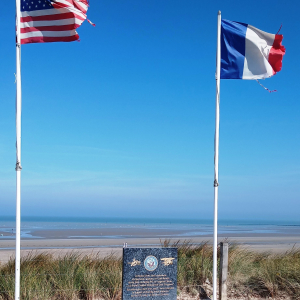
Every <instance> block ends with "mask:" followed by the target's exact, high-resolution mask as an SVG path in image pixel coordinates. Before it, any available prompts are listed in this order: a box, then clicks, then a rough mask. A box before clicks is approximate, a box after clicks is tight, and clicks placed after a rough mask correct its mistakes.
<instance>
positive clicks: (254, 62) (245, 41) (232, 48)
mask: <svg viewBox="0 0 300 300" xmlns="http://www.w3.org/2000/svg"><path fill="white" fill-rule="evenodd" d="M282 39H283V35H281V34H271V33H267V32H264V31H262V30H260V29H257V28H255V27H253V26H251V25H248V24H245V23H240V22H233V21H228V20H222V22H221V75H220V76H221V79H264V78H268V77H271V76H273V75H275V74H276V73H277V72H279V71H280V70H281V68H282V58H283V55H284V54H285V48H284V46H282V45H281V42H282Z"/></svg>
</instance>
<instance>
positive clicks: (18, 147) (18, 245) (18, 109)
mask: <svg viewBox="0 0 300 300" xmlns="http://www.w3.org/2000/svg"><path fill="white" fill-rule="evenodd" d="M20 19H21V10H20V0H16V28H17V44H16V85H17V97H16V154H17V157H16V174H17V176H16V177H17V178H16V180H17V193H16V261H15V300H19V299H20V256H21V237H20V231H21V170H22V167H21V103H22V98H21V37H20Z"/></svg>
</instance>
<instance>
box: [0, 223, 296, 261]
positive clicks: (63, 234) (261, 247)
mask: <svg viewBox="0 0 300 300" xmlns="http://www.w3.org/2000/svg"><path fill="white" fill-rule="evenodd" d="M299 231H300V229H299V228H298V227H295V228H288V229H287V231H286V232H285V231H284V230H283V232H280V233H245V232H242V231H241V232H238V233H237V232H235V233H231V234H228V233H220V234H219V242H221V241H224V240H227V241H229V242H231V243H237V244H239V245H240V246H242V247H245V248H247V249H249V250H254V251H271V252H274V253H279V252H285V251H288V250H290V249H292V248H293V247H296V248H300V232H299ZM189 233H190V235H189ZM0 234H3V236H2V238H1V239H0V262H1V263H5V262H7V261H8V260H9V258H10V257H14V253H15V250H14V247H15V240H14V237H13V236H9V234H8V233H7V231H6V232H5V231H1V229H0ZM4 234H5V236H4ZM31 235H32V237H31V238H22V239H21V249H22V250H21V256H26V255H28V253H32V252H33V253H42V252H48V253H52V254H54V255H55V256H59V255H64V254H66V253H68V252H70V251H76V252H80V253H81V254H83V255H95V254H98V255H100V256H102V257H105V256H107V255H110V254H114V255H116V256H118V257H121V255H122V248H123V245H124V243H127V245H128V247H160V245H161V242H162V241H164V240H165V239H170V240H171V241H174V242H175V241H178V240H181V241H184V240H189V241H191V242H193V243H196V244H199V243H203V242H208V243H209V244H212V235H211V234H204V235H201V236H195V235H192V234H191V232H190V231H189V230H183V229H178V230H174V229H153V228H151V229H147V228H101V229H99V228H95V229H93V228H92V229H66V230H61V229H60V230H34V231H32V232H31Z"/></svg>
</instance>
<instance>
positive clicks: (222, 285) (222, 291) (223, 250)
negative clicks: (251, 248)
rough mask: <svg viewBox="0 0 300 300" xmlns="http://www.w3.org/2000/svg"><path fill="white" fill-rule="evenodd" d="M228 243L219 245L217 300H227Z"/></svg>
mask: <svg viewBox="0 0 300 300" xmlns="http://www.w3.org/2000/svg"><path fill="white" fill-rule="evenodd" d="M227 274H228V243H223V242H221V243H220V277H219V300H227Z"/></svg>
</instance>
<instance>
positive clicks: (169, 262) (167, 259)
mask: <svg viewBox="0 0 300 300" xmlns="http://www.w3.org/2000/svg"><path fill="white" fill-rule="evenodd" d="M173 259H175V258H173V257H164V258H161V259H160V260H162V261H163V264H164V266H169V265H173Z"/></svg>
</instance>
